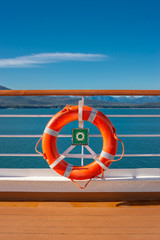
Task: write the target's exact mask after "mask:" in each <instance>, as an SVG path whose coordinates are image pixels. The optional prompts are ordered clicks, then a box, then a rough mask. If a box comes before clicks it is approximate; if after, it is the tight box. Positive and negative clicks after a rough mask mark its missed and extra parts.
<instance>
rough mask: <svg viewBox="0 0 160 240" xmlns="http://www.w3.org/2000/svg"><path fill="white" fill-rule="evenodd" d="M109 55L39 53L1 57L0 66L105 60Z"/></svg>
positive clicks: (12, 66) (28, 65) (11, 66)
mask: <svg viewBox="0 0 160 240" xmlns="http://www.w3.org/2000/svg"><path fill="white" fill-rule="evenodd" d="M108 58H109V56H107V55H104V54H91V53H89V54H86V53H39V54H32V55H28V56H21V57H15V58H6V59H5V58H4V59H0V68H20V67H33V66H36V65H38V64H45V63H54V62H62V61H86V62H90V61H104V60H106V59H108Z"/></svg>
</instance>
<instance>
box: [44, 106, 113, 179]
mask: <svg viewBox="0 0 160 240" xmlns="http://www.w3.org/2000/svg"><path fill="white" fill-rule="evenodd" d="M78 111H79V107H78V106H66V107H65V108H64V109H63V110H62V111H60V112H58V113H57V114H56V115H54V116H53V118H52V119H51V120H50V121H49V123H48V124H47V126H46V128H45V130H44V133H43V137H42V149H43V155H44V156H45V159H46V160H47V162H48V164H49V166H50V167H51V168H52V169H54V170H55V171H56V172H57V173H59V174H60V175H62V176H65V177H68V178H70V179H72V180H85V179H91V178H94V177H96V176H98V175H99V174H101V172H102V169H103V171H105V170H106V169H107V168H108V167H109V165H110V164H111V162H112V160H113V159H114V156H115V154H116V150H117V137H116V132H115V128H114V127H113V125H112V123H111V121H110V120H109V119H108V118H107V117H106V116H105V115H104V114H103V113H101V112H100V111H98V110H95V109H93V108H92V107H88V106H83V107H82V120H84V121H89V122H92V123H93V124H94V125H95V126H96V127H97V128H98V129H99V130H100V132H101V134H102V138H103V148H102V152H101V153H100V155H99V157H95V158H94V160H95V161H93V162H92V163H90V164H88V165H85V166H74V165H71V164H69V163H67V162H66V161H64V156H63V155H60V154H59V152H58V150H57V137H58V134H59V132H60V130H61V129H62V128H63V127H64V126H65V125H66V124H68V123H70V122H72V121H76V120H78V117H79V112H78Z"/></svg>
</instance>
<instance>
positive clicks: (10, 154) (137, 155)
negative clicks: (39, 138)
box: [0, 153, 160, 157]
mask: <svg viewBox="0 0 160 240" xmlns="http://www.w3.org/2000/svg"><path fill="white" fill-rule="evenodd" d="M90 156H91V155H90ZM120 156H121V154H116V157H120ZM0 157H42V155H40V154H36V153H35V154H31V153H28V154H27V153H1V154H0ZM124 157H160V154H159V153H158V154H125V155H124Z"/></svg>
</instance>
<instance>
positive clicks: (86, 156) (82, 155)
mask: <svg viewBox="0 0 160 240" xmlns="http://www.w3.org/2000/svg"><path fill="white" fill-rule="evenodd" d="M65 157H67V158H89V159H92V158H93V157H95V155H91V154H72V153H71V154H69V153H68V154H66V155H65Z"/></svg>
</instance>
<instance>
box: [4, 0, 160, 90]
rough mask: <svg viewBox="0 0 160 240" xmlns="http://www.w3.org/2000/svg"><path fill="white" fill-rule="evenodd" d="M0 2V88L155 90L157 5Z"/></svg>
mask: <svg viewBox="0 0 160 240" xmlns="http://www.w3.org/2000/svg"><path fill="white" fill-rule="evenodd" d="M0 3H1V4H0V5H1V7H0V85H3V86H6V87H9V88H12V89H160V14H159V9H160V1H159V0H139V1H138V0H72V1H71V0H68V1H67V0H23V1H22V0H21V1H20V0H19V1H18V0H0Z"/></svg>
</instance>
